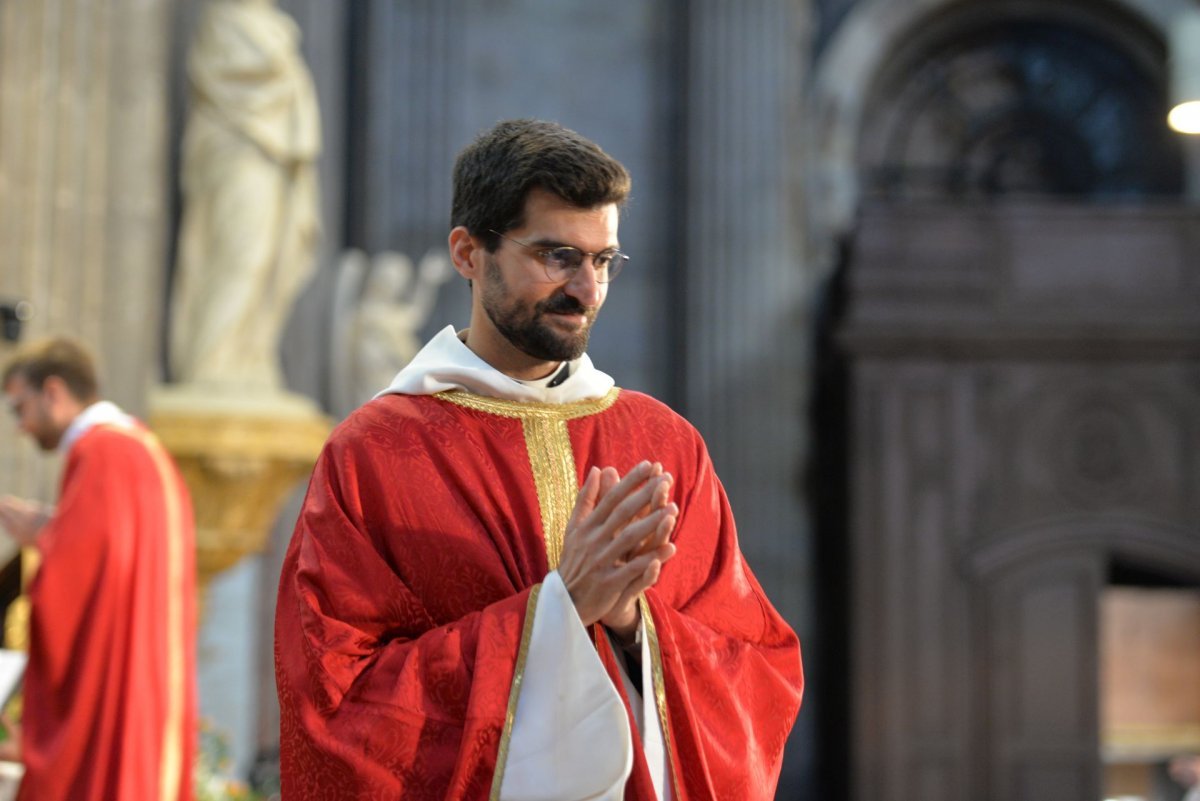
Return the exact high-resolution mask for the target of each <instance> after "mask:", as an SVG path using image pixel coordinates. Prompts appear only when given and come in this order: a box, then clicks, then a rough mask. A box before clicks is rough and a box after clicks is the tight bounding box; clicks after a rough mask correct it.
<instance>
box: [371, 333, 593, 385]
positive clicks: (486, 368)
mask: <svg viewBox="0 0 1200 801" xmlns="http://www.w3.org/2000/svg"><path fill="white" fill-rule="evenodd" d="M570 367H571V374H570V376H569V377H568V378H567V379H566V380H565V381H563V382H562V383H561V384H559V385H558V386H554V387H550V386H544V384H548V383H549V381H545V382H542V381H535V382H529V383H524V382H521V381H518V380H516V379H515V378H510V377H509V376H507V375H505V374H504V373H502V372H500V371H499V370H497V369H496V368H495V367H492V366H491V365H490V364H488V363H487V362H485V361H484V360H483V359H481V358H479V356H477V355H476V354H475V353H474V352H473V351H472V350H471V349H470V348H468V347H467V346H466V345H465V344H463V342H462V340H460V339H459V338H458V334H457V333H455V331H454V326H452V325H448V326H446V327H445V328H443V329H442V330H441V331H439V332H438V333H437V336H435V337H434V338H433V339H431V340H429V342H428V343H427V344H426V345H425V347H423V348H421V351H420V352H419V353H418V354H417V355H416V356H415V357H413V360H412V361H411V362H409V364H408V366H407V367H405V368H404V369H403V370H401V371H400V372H399V373H398V374H397V375H396V377H395V378H394V379H393V380H392V383H391V386H389V387H388V388H387V389H385V390H383V391H382V392H380V393H379V394H378V395H376V396H375V397H377V398H378V397H381V396H383V395H434V394H436V393H438V392H446V391H448V390H455V389H460V390H466V391H467V392H474V393H475V394H476V395H486V396H488V397H491V398H502V399H504V400H513V401H523V402H530V401H532V402H537V403H573V402H575V401H582V400H592V399H595V398H602V397H604V396H605V395H607V394H608V391H609V390H610V389H612V388H613V383H614V382H613V380H612V378H611V377H610V376H608V375H606V374H605V373H602V372H600V371H599V370H597V369H596V367H595V366H594V365H593V364H592V360H591V359H589V358H588V356H587V354H586V353H585V354H584V355H582V356H580V357H579V358H578V359H576V360H574V361H573V362H571V363H570Z"/></svg>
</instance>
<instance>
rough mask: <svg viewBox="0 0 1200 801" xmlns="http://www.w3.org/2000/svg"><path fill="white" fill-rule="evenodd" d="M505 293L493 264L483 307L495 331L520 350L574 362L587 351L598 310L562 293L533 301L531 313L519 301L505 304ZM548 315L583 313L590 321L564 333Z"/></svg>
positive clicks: (536, 356)
mask: <svg viewBox="0 0 1200 801" xmlns="http://www.w3.org/2000/svg"><path fill="white" fill-rule="evenodd" d="M505 294H506V293H505V286H504V279H503V278H502V277H501V275H500V265H498V264H495V263H492V264H490V265H489V269H488V271H487V274H486V275H485V277H484V287H483V310H484V311H485V312H487V316H488V318H489V319H490V320H491V321H492V325H494V326H496V330H497V331H499V332H500V333H501V334H502V335H503V336H504V338H505V339H507V340H508V341H509V342H511V343H512V344H513V347H515V348H516V349H517V350H519V351H521V352H522V353H524V354H525V355H526V356H531V357H533V358H534V359H538V360H539V361H546V362H569V361H573V360H575V359H578V358H579V357H580V356H582V355H583V353H584V351H586V350H587V344H588V337H589V336H590V335H591V332H592V322H593V321H594V320H595V319H596V311H595V309H588V308H587V307H585V306H584V305H583V304H581V303H580V302H579V301H578V300H576V299H575V298H573V297H571V296H570V295H567V294H566V293H563V292H560V293H558V294H555V295H551V296H550V297H548V298H546V299H545V300H543V301H540V302H539V303H536V304H534V307H533V312H532V314H527V313H526V311H527V310H526V309H524V308H522V307H521V306H519V305H517V304H514V305H512V306H508V307H505V305H504V297H505ZM547 314H584V315H586V316H587V320H588V321H587V325H585V326H584V327H583V329H582V330H580V331H579V332H578V333H576V334H561V333H558V332H556V331H555V330H554V329H553V328H551V327H550V326H549V325H547V324H546V320H545V315H547Z"/></svg>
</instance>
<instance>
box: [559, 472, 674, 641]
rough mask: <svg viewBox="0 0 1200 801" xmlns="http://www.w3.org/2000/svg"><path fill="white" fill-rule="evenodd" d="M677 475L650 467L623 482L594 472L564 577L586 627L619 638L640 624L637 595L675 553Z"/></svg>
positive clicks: (578, 508) (574, 520) (568, 538)
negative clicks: (672, 497)
mask: <svg viewBox="0 0 1200 801" xmlns="http://www.w3.org/2000/svg"><path fill="white" fill-rule="evenodd" d="M670 486H671V477H670V476H669V475H663V472H662V465H658V464H655V465H651V464H650V463H648V462H642V463H641V464H639V465H638V466H637V467H635V468H633V469H632V470H630V471H629V473H628V474H627V475H626V476H625V477H624V478H620V477H619V476H618V473H617V471H616V470H615V469H614V468H611V467H606V468H604V469H603V470H600V469H598V468H595V467H593V468H592V469H591V470H590V471H589V472H588V475H587V478H586V479H585V480H584V483H583V487H582V488H581V489H580V490H579V496H578V498H577V499H576V501H575V510H574V512H572V513H571V519H570V521H568V523H567V530H566V535H565V536H564V539H563V555H562V561H561V563H560V564H559V566H558V572H559V575H561V576H562V579H563V583H564V584H565V585H566V587H567V591H568V592H569V593H570V594H571V600H572V601H574V603H575V610H576V612H577V613H578V614H579V618H580V620H582V621H583V624H584V625H585V626H590V625H591V624H592V623H595V622H596V621H598V620H600V621H602V622H603V623H604V624H605V625H606V626H608V627H609V628H611V629H613V630H614V631H615V632H617V634H618V635H619V636H625V637H628V636H632V634H633V630H634V628H636V626H637V623H638V611H637V597H638V595H639V594H641V593H642V591H643V590H645V589H647V588H648V587H652V586H654V583H655V582H657V581H658V576H659V572H660V571H661V570H662V565H663V562H665V561H667V560H668V559H670V558H671V557H672V556H673V555H674V554H675V546H674V545H672V544H671V543H670V542H668V538H669V537H670V535H671V531H672V530H673V529H674V527H675V520H676V518H677V517H678V515H679V509H678V507H676V506H675V504H673V503H669V502H668V501H667V498H668V496H669V493H670Z"/></svg>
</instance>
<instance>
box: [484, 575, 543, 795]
mask: <svg viewBox="0 0 1200 801" xmlns="http://www.w3.org/2000/svg"><path fill="white" fill-rule="evenodd" d="M541 591H542V585H541V584H535V585H533V589H531V590H530V591H529V602H528V603H527V604H525V625H524V626H523V627H522V629H521V647H520V648H518V649H517V666H516V669H515V670H514V671H513V680H512V689H511V690H509V691H508V709H507V710H506V711H505V713H504V731H503V732H502V733H501V734H500V750H499V751H498V752H497V753H496V772H495V773H494V774H493V775H492V792H491V794H490V795H489V796H488V797H489V799H490V801H498V799H499V798H500V785H501V784H502V783H503V782H504V766H505V764H507V763H508V746H509V742H510V741H511V740H512V728H513V722H514V721H515V720H516V719H517V700H518V699H519V698H520V697H521V681H522V680H523V679H524V678H525V660H526V659H527V658H528V657H529V640H530V638H531V637H532V636H533V617H534V612H535V611H536V609H537V600H538V594H539V593H540V592H541Z"/></svg>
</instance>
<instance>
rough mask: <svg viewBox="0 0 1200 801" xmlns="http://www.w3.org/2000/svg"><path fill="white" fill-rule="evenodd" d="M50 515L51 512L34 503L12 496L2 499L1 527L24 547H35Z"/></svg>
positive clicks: (0, 509) (0, 499)
mask: <svg viewBox="0 0 1200 801" xmlns="http://www.w3.org/2000/svg"><path fill="white" fill-rule="evenodd" d="M50 514H51V510H49V509H47V508H46V507H45V506H42V505H41V504H40V503H36V502H34V501H27V500H24V499H22V498H14V497H12V496H11V495H6V496H4V497H3V498H0V526H3V527H4V530H5V531H7V532H8V536H10V537H12V538H13V539H14V540H16V541H17V543H18V544H19V545H22V546H29V545H33V543H34V542H35V541H36V540H37V535H38V532H39V531H41V530H42V526H44V525H46V523H47V522H49V520H50Z"/></svg>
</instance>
